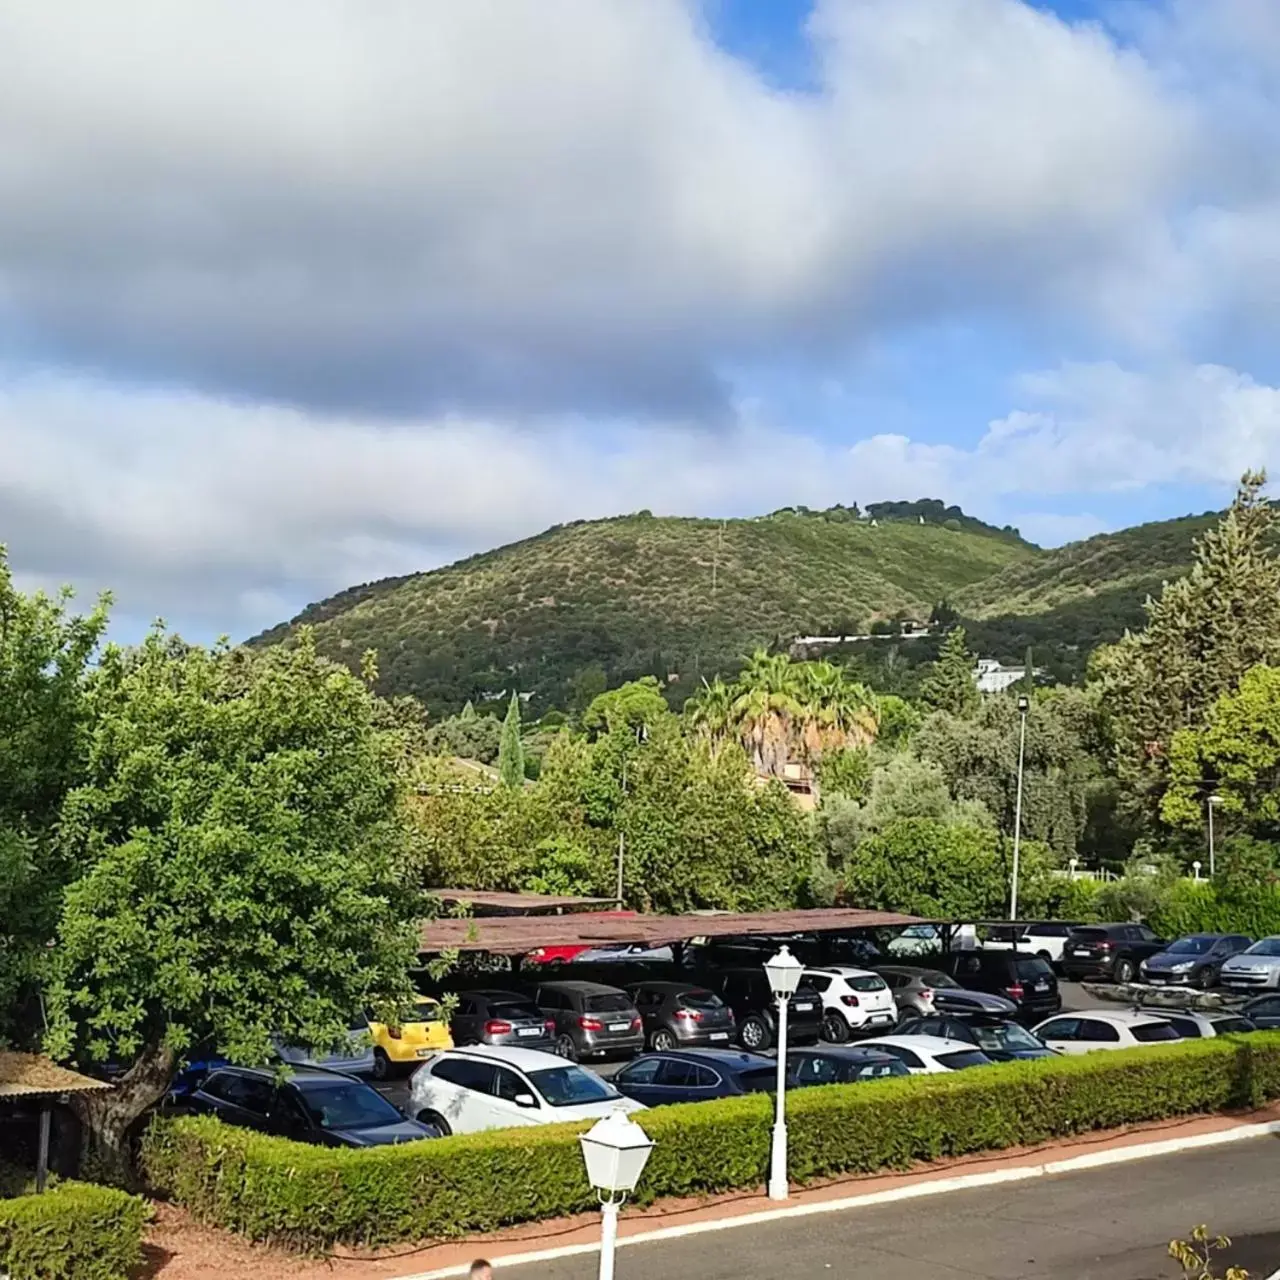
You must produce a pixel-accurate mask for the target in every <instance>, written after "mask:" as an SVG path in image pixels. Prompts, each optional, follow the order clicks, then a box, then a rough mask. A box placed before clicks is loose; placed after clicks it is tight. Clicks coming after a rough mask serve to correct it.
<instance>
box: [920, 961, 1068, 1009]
mask: <svg viewBox="0 0 1280 1280" xmlns="http://www.w3.org/2000/svg"><path fill="white" fill-rule="evenodd" d="M941 967H942V968H943V969H944V970H945V971H946V972H947V973H949V974H950V975H951V976H952V977H953V978H954V979H955V980H956V981H957V982H958V983H960V984H961V986H965V987H968V988H970V990H972V991H985V992H988V993H989V994H991V995H997V996H1003V997H1004V998H1005V999H1006V1000H1012V1001H1013V1003H1014V1004H1015V1005H1016V1006H1017V1009H1018V1016H1019V1017H1020V1018H1027V1019H1038V1018H1047V1017H1048V1016H1049V1015H1050V1014H1053V1013H1057V1012H1058V1010H1059V1009H1061V1008H1062V996H1061V995H1060V994H1059V992H1058V980H1057V978H1055V977H1054V976H1053V970H1052V969H1051V968H1050V967H1049V964H1048V962H1047V961H1045V960H1042V959H1041V958H1040V957H1039V956H1029V955H1025V954H1024V953H1023V952H1020V951H953V952H951V954H950V955H944V956H943V957H942V960H941Z"/></svg>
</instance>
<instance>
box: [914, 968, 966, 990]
mask: <svg viewBox="0 0 1280 1280" xmlns="http://www.w3.org/2000/svg"><path fill="white" fill-rule="evenodd" d="M917 976H918V977H919V979H920V981H921V982H922V983H924V985H925V986H926V987H940V988H942V990H944V991H955V990H958V989H959V987H960V984H959V983H958V982H957V981H956V980H955V979H954V978H953V977H952V976H951V975H950V974H949V973H943V972H942V971H941V970H939V969H921V970H920V972H919V974H918V975H917Z"/></svg>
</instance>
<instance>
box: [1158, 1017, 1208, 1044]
mask: <svg viewBox="0 0 1280 1280" xmlns="http://www.w3.org/2000/svg"><path fill="white" fill-rule="evenodd" d="M1160 1016H1161V1017H1162V1018H1163V1019H1164V1020H1165V1021H1166V1022H1167V1023H1168V1024H1169V1025H1170V1026H1171V1027H1172V1028H1173V1029H1174V1030H1175V1031H1176V1032H1177V1033H1178V1034H1179V1035H1180V1036H1181V1037H1182V1038H1183V1039H1184V1040H1199V1039H1200V1024H1199V1023H1198V1022H1197V1021H1196V1020H1195V1019H1194V1018H1180V1017H1178V1015H1177V1014H1176V1013H1162V1014H1161V1015H1160Z"/></svg>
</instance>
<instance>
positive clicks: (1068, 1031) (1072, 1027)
mask: <svg viewBox="0 0 1280 1280" xmlns="http://www.w3.org/2000/svg"><path fill="white" fill-rule="evenodd" d="M1038 1034H1039V1036H1040V1039H1041V1040H1076V1039H1078V1038H1079V1035H1080V1019H1079V1018H1055V1019H1054V1020H1053V1021H1052V1022H1046V1023H1045V1024H1044V1026H1043V1027H1041V1028H1040V1031H1039V1032H1038Z"/></svg>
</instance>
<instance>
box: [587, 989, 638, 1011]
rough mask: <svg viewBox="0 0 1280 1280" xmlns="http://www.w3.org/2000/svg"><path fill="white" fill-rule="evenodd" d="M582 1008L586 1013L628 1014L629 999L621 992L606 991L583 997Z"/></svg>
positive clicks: (629, 1007) (629, 1008)
mask: <svg viewBox="0 0 1280 1280" xmlns="http://www.w3.org/2000/svg"><path fill="white" fill-rule="evenodd" d="M582 1007H583V1009H585V1010H586V1011H587V1013H630V1012H631V997H630V996H628V995H626V994H625V993H624V992H622V991H606V992H600V993H598V994H596V995H590V996H586V997H584V999H583V1001H582Z"/></svg>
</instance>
